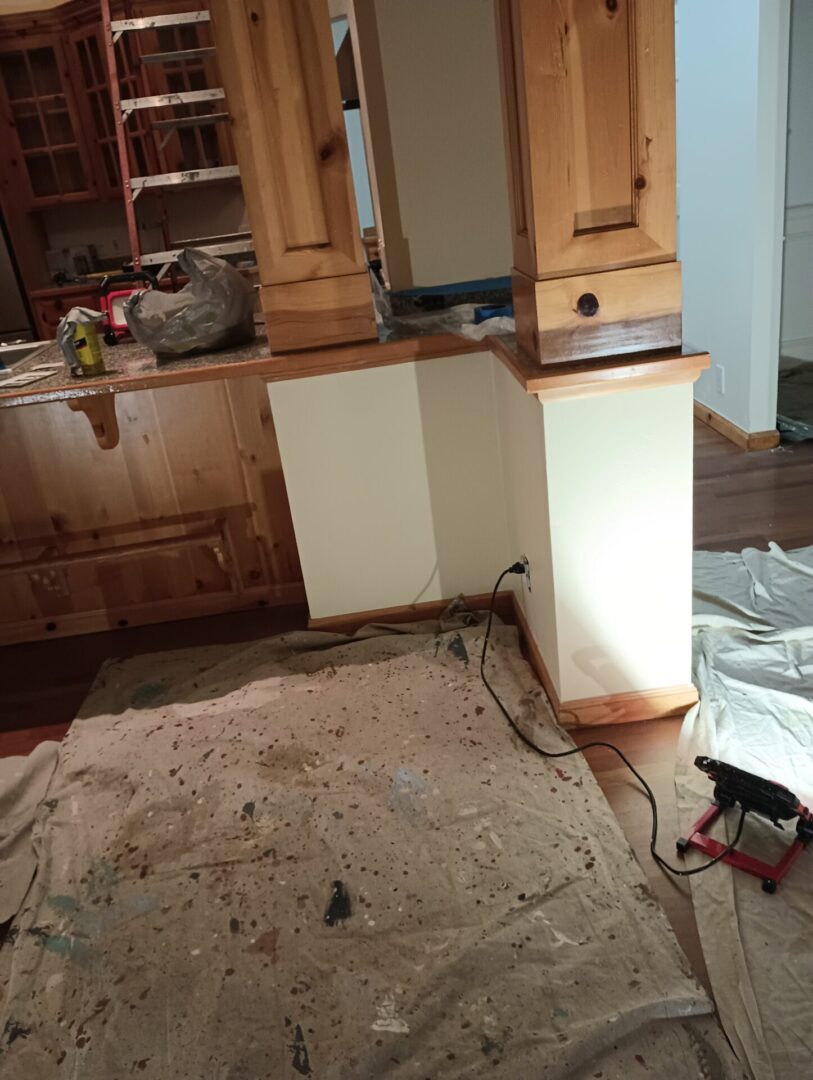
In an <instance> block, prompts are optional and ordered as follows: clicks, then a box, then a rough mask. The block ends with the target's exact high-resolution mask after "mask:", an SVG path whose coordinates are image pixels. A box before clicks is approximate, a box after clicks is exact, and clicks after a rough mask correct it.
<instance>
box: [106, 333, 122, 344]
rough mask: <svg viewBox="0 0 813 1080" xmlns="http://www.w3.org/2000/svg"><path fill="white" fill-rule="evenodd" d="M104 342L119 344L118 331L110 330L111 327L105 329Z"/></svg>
mask: <svg viewBox="0 0 813 1080" xmlns="http://www.w3.org/2000/svg"><path fill="white" fill-rule="evenodd" d="M104 343H105V345H118V343H119V339H118V338H117V337H116V331H115V330H110V329H108V330H105V332H104Z"/></svg>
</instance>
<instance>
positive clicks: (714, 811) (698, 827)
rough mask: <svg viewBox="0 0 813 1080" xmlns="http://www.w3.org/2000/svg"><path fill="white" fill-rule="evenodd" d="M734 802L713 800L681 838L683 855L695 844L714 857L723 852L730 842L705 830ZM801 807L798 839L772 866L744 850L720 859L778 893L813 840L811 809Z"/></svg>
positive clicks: (797, 830)
mask: <svg viewBox="0 0 813 1080" xmlns="http://www.w3.org/2000/svg"><path fill="white" fill-rule="evenodd" d="M733 805H734V803H733V801H732V802H729V803H728V804H727V805H721V804H720V803H719V802H715V803H712V805H711V806H710V807H709V808H708V810H707V811H706V812H705V814H703V816H702V817H700V818H698V820H697V821H696V822H695V823H694V825H693V826H692V830H691V832H690V833H689V835H688V836H686V837H681V839H680V840H678V842H677V849H678V851H679V852H680V854H681V855H684V854H685V853H686V852H687V851H688V850H689V848H690V847H693V848H697V850H698V851H702V852H704V853H705V854H706V855H709V856H711V858H715V857H716V856H717V855H721V854H722V853H723V852H724V851H725V850H726V847H727V846H728V845H727V844H722V843H720V841H719V840H713V839H712V838H711V837H710V836H706V834H705V833H706V829H708V828H709V827H710V826H711V825H712V824H713V823H714V822H715V821H716V820H717V818H718V817H719V816H720V814H722V813H723V812H724V811H725V810H728V809H729V807H731V806H733ZM799 810H800V811H802V813H800V816H799V820H798V822H797V825H796V839H795V840H794V841H793V843H792V844H791V845H790V847H789V848H788V850H787V851H786V852H785V854H784V855H783V856H782V858H781V859H780V860H779V862H778V863H776V864H775V865H771V863H766V862H762V861H761V860H760V859H754V858H753V857H752V856H751V855H744V854H743V853H742V852H741V851H730V852H729V853H728V854H727V855H726V856H725V857H724V858H723V859H721V862H726V863H728V864H729V866H733V867H734V868H735V870H744V871H745V873H746V874H753V876H754V877H758V878H762V888H763V889H764V890H765V892H767V893H775V892H776V888H777V886H778V885H779V882H780V881H781V880H782V879H783V878H784V876H785V875H786V874H787V872H788V870H790V868H791V867H792V866H793V864H794V863H795V862H796V860H797V859H798V858H799V856H800V855H801V853H802V851H803V850H804V849H805V847H806V846H807V844H808V843H809V842H810V840H811V839H813V818H811V816H810V811H809V810H807V808H806V807H803V806H800V807H799Z"/></svg>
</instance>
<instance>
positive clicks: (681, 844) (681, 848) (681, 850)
mask: <svg viewBox="0 0 813 1080" xmlns="http://www.w3.org/2000/svg"><path fill="white" fill-rule="evenodd" d="M675 847H676V848H677V850H678V854H679V855H685V854H686V852H687V851H688V850H689V841H688V840H684V839H683V837H682V836H681V838H680V840H678V841H677V843H676V844H675Z"/></svg>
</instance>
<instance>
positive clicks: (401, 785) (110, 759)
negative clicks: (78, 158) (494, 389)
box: [0, 628, 740, 1080]
mask: <svg viewBox="0 0 813 1080" xmlns="http://www.w3.org/2000/svg"><path fill="white" fill-rule="evenodd" d="M400 629H401V630H403V628H400ZM496 639H497V646H496V648H495V652H494V661H495V673H494V676H493V678H494V682H495V684H496V686H497V687H498V689H499V690H500V691H501V693H502V694H503V696H504V698H505V699H506V701H508V702H509V704H510V706H511V708H513V709H514V710H515V712H516V714H517V715H518V716H519V717H520V718H521V721H522V723H523V724H525V726H526V728H527V729H528V730H529V731H533V732H534V733H535V734H536V736H537V738H538V739H540V740H541V741H544V742H545V743H546V744H547V745H548V746H551V747H554V748H556V747H564V746H566V745H569V740H568V738H567V737H566V736H565V735H564V734H563V733H562V732H561V731H560V730H559V729H558V728H557V727H556V725H555V724H554V723H553V721H552V719H551V717H550V715H549V712H548V709H547V706H546V703H545V700H544V698H543V697H542V695H541V691H540V690H539V688H538V685H537V684H536V683H535V681H534V680H533V677H532V675H531V674H530V671H529V669H528V668H527V667H526V665H525V664H524V662H522V661H521V660H520V659H519V654H518V652H517V648H516V637H515V633H514V631H513V630H509V629H499V630H498V631H497V632H496ZM481 647H482V630H481V629H480V628H469V629H467V628H461V629H459V630H452V631H450V632H445V633H434V632H433V633H422V634H404V633H400V634H387V635H381V634H379V636H376V637H373V638H370V639H368V640H360V641H358V640H356V641H348V640H347V639H340V638H336V637H332V636H328V635H318V634H301V635H287V636H284V637H282V638H276V639H272V640H270V641H264V642H259V643H255V644H251V645H247V646H229V647H216V648H210V649H202V650H201V649H199V650H194V651H192V650H190V651H186V652H181V653H174V654H167V655H161V656H150V657H141V658H137V659H133V660H128V661H123V662H117V663H115V664H112V665H108V666H107V667H106V668H105V669H104V670H103V673H102V675H101V676H100V678H99V680H98V682H97V685H96V687H95V688H94V690H93V692H92V693H91V695H90V697H89V699H88V701H87V702H86V704H85V706H84V707H83V710H82V714H81V717H80V718H79V719H78V720H77V721H76V722H75V723H74V725H73V727H72V728H71V730H70V732H69V734H68V736H67V739H66V741H65V743H64V746H63V750H62V754H61V761H60V765H59V769H58V772H57V776H56V778H55V780H54V782H53V784H52V787H51V790H50V791H49V798H48V803H47V805H43V806H42V807H41V808H40V811H39V815H38V819H37V823H36V842H37V846H38V849H39V853H40V868H39V873H38V875H37V878H36V880H35V883H34V885H33V886H32V888H31V890H30V892H29V894H28V896H27V898H26V901H25V904H24V906H23V908H22V910H21V911H20V913H19V915H18V918H17V920H16V922H15V925H14V928H13V931H12V939H13V943H12V945H11V947H8V946H6V947H4V948H3V949H2V950H1V951H0V968H2V969H3V977H4V991H3V1012H2V1017H1V1018H0V1020H1V1021H2V1026H3V1035H2V1054H0V1077H2V1080H12V1078H13V1080H21V1078H25V1080H54V1078H55V1077H57V1078H58V1077H63V1076H64V1077H70V1078H76V1080H124V1078H125V1077H127V1078H130V1077H133V1076H136V1077H144V1078H145V1080H149V1078H156V1080H158V1078H160V1080H204V1078H206V1080H208V1078H212V1080H260V1078H268V1080H298V1078H300V1077H308V1076H310V1077H313V1078H314V1080H351V1078H352V1080H366V1078H378V1077H387V1078H398V1080H401V1078H404V1080H406V1078H410V1080H425V1078H432V1080H451V1078H456V1080H462V1078H467V1080H469V1078H474V1077H500V1078H510V1080H525V1078H529V1080H530V1078H542V1077H545V1078H561V1077H579V1078H581V1077H584V1078H587V1077H596V1076H600V1077H602V1078H606V1080H610V1078H614V1077H617V1078H621V1077H624V1078H626V1077H629V1076H634V1077H635V1076H639V1075H640V1076H641V1077H642V1078H643V1077H645V1076H647V1075H649V1076H655V1077H659V1078H662V1077H665V1076H670V1077H675V1078H677V1077H680V1078H684V1077H685V1078H687V1080H688V1078H695V1077H697V1078H700V1077H705V1078H709V1080H713V1078H716V1077H723V1076H725V1077H728V1076H734V1075H736V1076H739V1075H740V1073H739V1072H738V1071H736V1070H735V1069H734V1067H733V1066H732V1065H731V1058H730V1057H729V1051H728V1050H727V1047H726V1044H725V1043H724V1042H723V1041H722V1039H721V1038H720V1036H719V1032H718V1030H717V1028H716V1025H715V1022H714V1020H713V1019H712V1018H711V1017H710V1016H709V1015H708V1014H709V1011H710V1005H709V1002H708V1000H707V998H706V996H705V995H704V993H703V991H702V990H701V989H700V987H699V986H698V985H697V983H696V982H695V981H694V980H693V979H692V978H691V976H690V975H689V974H688V972H687V970H686V963H685V960H684V958H683V956H682V954H681V953H680V951H679V949H678V947H677V944H676V942H675V940H674V938H673V936H672V934H671V931H670V929H669V927H668V925H667V922H666V919H665V917H664V915H663V913H662V912H661V910H660V908H659V907H658V906H657V904H656V903H655V901H654V900H653V899H652V897H651V895H650V893H649V890H648V888H647V886H646V883H645V879H644V876H643V874H642V872H641V870H640V868H639V867H638V866H637V864H636V863H635V862H634V860H633V858H632V855H631V853H630V851H629V848H628V846H627V844H626V842H625V840H624V839H623V836H622V834H621V832H620V830H619V827H618V825H617V823H616V822H615V820H614V818H613V816H612V814H611V813H610V811H609V808H608V806H607V803H606V802H605V800H604V798H603V796H602V794H601V792H600V791H599V789H598V787H597V785H596V783H595V781H594V780H593V778H592V775H591V773H590V771H589V769H588V768H587V766H586V765H585V763H584V762H583V761H582V759H581V758H580V757H579V756H576V757H573V758H570V759H568V760H567V761H565V762H563V763H560V762H548V761H545V760H542V759H540V758H539V757H538V756H535V755H534V754H533V753H531V752H530V751H528V750H527V749H526V748H524V747H523V746H522V745H521V744H520V743H519V741H518V740H517V739H516V738H515V737H514V736H513V735H512V734H511V732H510V731H509V730H508V728H507V726H506V725H505V722H504V720H503V719H502V718H501V716H500V714H499V712H498V711H497V709H496V708H495V707H494V705H493V702H492V701H491V699H490V698H489V697H488V695H487V694H486V692H485V691H484V689H483V687H482V686H481V683H480V681H479V677H478V668H477V658H478V657H479V654H480V650H481ZM469 657H471V658H472V660H471V662H469ZM338 883H340V884H341V888H342V890H343V891H344V896H343V897H341V896H340V897H339V900H340V901H341V902H340V903H339V906H338V908H336V907H333V904H334V903H335V902H336V900H337V897H336V893H337V885H338ZM348 903H349V908H350V914H349V917H346V916H347V910H346V907H347V904H348ZM329 908H330V909H331V910H332V915H331V919H330V922H332V923H333V925H328V923H327V921H326V919H325V916H326V914H327V912H328V909H329Z"/></svg>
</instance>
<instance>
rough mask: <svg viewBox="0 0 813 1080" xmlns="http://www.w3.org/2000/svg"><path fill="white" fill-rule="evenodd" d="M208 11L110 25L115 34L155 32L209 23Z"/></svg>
mask: <svg viewBox="0 0 813 1080" xmlns="http://www.w3.org/2000/svg"><path fill="white" fill-rule="evenodd" d="M209 20H210V16H209V12H208V11H179V12H176V14H174V15H147V16H145V17H144V18H141V19H116V20H115V21H113V22H111V23H110V29H111V30H112V31H113V33H114V34H118V35H121V34H125V33H128V32H129V31H132V30H155V29H157V28H158V27H161V26H188V25H189V23H207V22H209Z"/></svg>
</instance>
